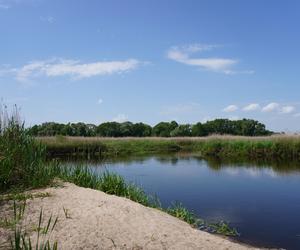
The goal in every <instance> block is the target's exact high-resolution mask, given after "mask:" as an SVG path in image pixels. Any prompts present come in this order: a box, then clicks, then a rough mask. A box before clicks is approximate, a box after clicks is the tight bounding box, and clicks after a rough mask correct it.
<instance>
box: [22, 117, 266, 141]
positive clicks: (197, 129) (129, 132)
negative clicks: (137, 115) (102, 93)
mask: <svg viewBox="0 0 300 250" xmlns="http://www.w3.org/2000/svg"><path fill="white" fill-rule="evenodd" d="M28 132H29V133H30V134H31V135H32V136H55V135H64V136H84V137H92V136H101V137H149V136H157V137H178V136H207V135H211V134H221V135H223V134H227V135H242V136H262V135H271V134H272V132H271V131H268V130H266V127H265V125H264V124H262V123H259V122H258V121H255V120H251V119H242V120H236V121H231V120H229V119H215V120H213V121H208V122H206V123H200V122H198V123H196V124H194V125H192V124H178V123H177V122H175V121H172V122H160V123H158V124H157V125H155V126H154V127H151V126H150V125H147V124H144V123H132V122H123V123H118V122H105V123H102V124H100V125H98V126H97V125H94V124H85V123H82V122H79V123H68V124H61V123H55V122H46V123H43V124H41V125H35V126H33V127H31V128H30V129H28Z"/></svg>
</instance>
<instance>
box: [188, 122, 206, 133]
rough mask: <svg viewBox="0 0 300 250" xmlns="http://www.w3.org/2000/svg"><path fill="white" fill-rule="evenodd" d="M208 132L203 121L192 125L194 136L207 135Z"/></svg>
mask: <svg viewBox="0 0 300 250" xmlns="http://www.w3.org/2000/svg"><path fill="white" fill-rule="evenodd" d="M207 135H208V132H207V130H206V127H205V126H204V125H203V124H202V123H201V122H198V123H196V124H195V125H193V126H192V136H207Z"/></svg>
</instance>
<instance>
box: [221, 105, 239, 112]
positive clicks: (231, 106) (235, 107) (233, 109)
mask: <svg viewBox="0 0 300 250" xmlns="http://www.w3.org/2000/svg"><path fill="white" fill-rule="evenodd" d="M236 110H238V106H236V105H229V106H227V107H226V108H224V109H223V111H224V112H234V111H236Z"/></svg>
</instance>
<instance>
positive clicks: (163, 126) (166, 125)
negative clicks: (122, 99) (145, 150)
mask: <svg viewBox="0 0 300 250" xmlns="http://www.w3.org/2000/svg"><path fill="white" fill-rule="evenodd" d="M176 127H178V123H177V122H175V121H172V122H160V123H158V124H157V125H155V126H154V128H153V130H152V132H153V135H154V136H161V137H170V136H171V135H170V133H171V131H172V130H174V129H175V128H176Z"/></svg>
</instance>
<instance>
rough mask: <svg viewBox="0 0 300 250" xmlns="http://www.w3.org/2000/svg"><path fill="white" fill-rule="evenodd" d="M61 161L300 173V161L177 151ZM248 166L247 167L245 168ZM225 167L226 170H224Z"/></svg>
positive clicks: (263, 172)
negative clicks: (195, 164) (196, 165)
mask: <svg viewBox="0 0 300 250" xmlns="http://www.w3.org/2000/svg"><path fill="white" fill-rule="evenodd" d="M57 159H58V160H59V161H61V162H65V163H69V164H82V165H92V166H94V165H97V166H102V165H103V166H104V165H110V164H118V163H122V164H123V165H131V164H140V165H143V164H144V163H145V162H146V161H149V160H151V159H155V160H156V161H157V162H159V163H161V164H170V165H173V166H176V165H177V164H182V163H184V162H186V163H187V162H192V161H193V162H198V163H199V164H200V165H201V164H203V162H205V163H206V164H207V166H208V167H209V168H210V169H211V170H215V171H224V172H227V173H228V174H232V175H234V174H235V175H238V173H239V172H244V173H248V174H249V175H250V176H253V177H255V176H259V175H262V174H263V175H269V176H271V177H276V176H277V175H288V174H291V175H294V174H299V173H300V162H292V161H268V162H266V161H260V160H257V161H247V160H243V159H238V160H237V159H235V160H228V159H218V158H203V157H201V156H199V155H197V154H192V153H177V154H157V155H143V156H125V157H124V156H122V157H113V158H90V159H86V158H85V157H82V158H80V157H73V158H72V157H68V158H64V157H61V158H57ZM245 168H246V169H245ZM224 169H225V170H224Z"/></svg>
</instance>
